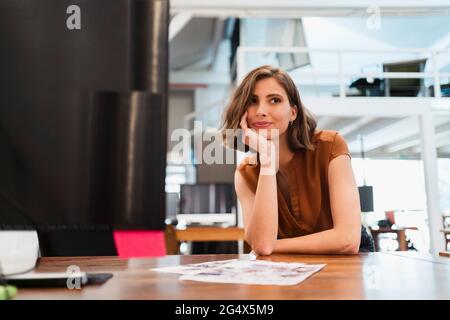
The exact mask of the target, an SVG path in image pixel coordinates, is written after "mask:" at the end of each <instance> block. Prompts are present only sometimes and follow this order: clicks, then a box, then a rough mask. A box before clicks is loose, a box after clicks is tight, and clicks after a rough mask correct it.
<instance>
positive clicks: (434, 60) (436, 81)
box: [431, 51, 441, 98]
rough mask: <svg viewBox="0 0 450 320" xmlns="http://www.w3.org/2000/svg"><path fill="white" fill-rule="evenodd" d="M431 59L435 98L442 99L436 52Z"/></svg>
mask: <svg viewBox="0 0 450 320" xmlns="http://www.w3.org/2000/svg"><path fill="white" fill-rule="evenodd" d="M431 59H432V63H433V77H434V86H433V88H434V97H435V98H441V81H440V79H439V72H438V66H437V57H436V51H433V52H432V54H431Z"/></svg>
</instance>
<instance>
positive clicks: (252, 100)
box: [250, 98, 258, 104]
mask: <svg viewBox="0 0 450 320" xmlns="http://www.w3.org/2000/svg"><path fill="white" fill-rule="evenodd" d="M257 102H258V99H256V98H251V99H250V104H255V103H257Z"/></svg>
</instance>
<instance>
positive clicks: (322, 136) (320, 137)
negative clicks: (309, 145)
mask: <svg viewBox="0 0 450 320" xmlns="http://www.w3.org/2000/svg"><path fill="white" fill-rule="evenodd" d="M338 135H339V132H338V131H334V130H323V129H318V130H316V131H315V132H314V136H313V141H315V142H317V143H323V142H331V143H333V142H334V141H335V140H336V137H337V136H338Z"/></svg>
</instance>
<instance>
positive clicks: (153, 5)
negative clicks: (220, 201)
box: [0, 0, 169, 255]
mask: <svg viewBox="0 0 450 320" xmlns="http://www.w3.org/2000/svg"><path fill="white" fill-rule="evenodd" d="M168 21H169V4H168V1H166V0H114V1H109V0H39V1H36V0H21V1H16V0H2V1H1V2H0V48H1V49H0V155H1V156H0V228H1V229H3V230H18V229H19V230H23V229H33V228H38V229H39V231H40V233H39V234H40V237H41V238H40V241H41V250H42V251H43V254H44V255H60V254H62V255H79V254H86V255H89V254H90V253H93V254H96V253H101V252H99V251H101V250H102V248H103V249H104V250H103V253H105V252H106V253H108V252H113V251H112V250H113V249H111V246H110V245H111V244H112V242H111V241H110V240H111V239H112V238H111V236H110V230H112V229H114V228H120V229H152V230H154V229H161V230H162V229H163V228H164V214H165V192H164V185H165V167H166V148H167V146H166V143H167V132H166V130H167V87H168V62H167V61H168ZM80 232H90V234H91V237H90V238H89V237H86V236H78V235H79V233H80ZM101 232H106V233H108V234H109V238H104V237H103V238H102V237H101V236H100V237H99V235H100V234H101ZM102 239H103V240H102ZM105 239H106V240H105ZM83 241H85V243H84V245H83ZM77 242H78V243H77ZM97 244H99V246H98V248H95V246H96V245H97ZM108 246H109V248H107V247H108ZM72 247H73V248H72ZM93 248H94V250H93ZM105 248H106V249H105ZM83 250H84V251H83ZM46 251H47V252H46ZM64 253H65V254H64Z"/></svg>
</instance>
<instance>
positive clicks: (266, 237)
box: [247, 174, 278, 255]
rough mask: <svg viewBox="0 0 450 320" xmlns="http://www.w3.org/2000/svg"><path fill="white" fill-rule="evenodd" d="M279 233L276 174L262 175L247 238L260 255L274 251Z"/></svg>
mask: <svg viewBox="0 0 450 320" xmlns="http://www.w3.org/2000/svg"><path fill="white" fill-rule="evenodd" d="M277 233H278V199H277V180H276V175H275V174H273V175H262V174H260V176H259V179H258V185H257V188H256V194H255V202H254V206H253V212H252V215H251V219H250V223H249V226H248V230H247V239H248V241H249V242H250V244H251V246H252V249H253V250H254V251H255V252H256V253H258V254H260V255H269V254H271V253H272V251H273V248H274V245H275V242H276V240H277Z"/></svg>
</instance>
